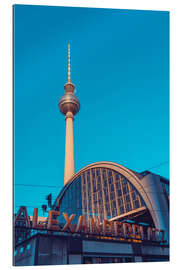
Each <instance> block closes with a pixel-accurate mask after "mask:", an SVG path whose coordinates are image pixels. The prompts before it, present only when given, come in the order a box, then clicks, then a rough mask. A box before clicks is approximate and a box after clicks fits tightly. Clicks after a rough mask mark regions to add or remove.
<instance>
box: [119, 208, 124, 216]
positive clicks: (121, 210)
mask: <svg viewBox="0 0 180 270" xmlns="http://www.w3.org/2000/svg"><path fill="white" fill-rule="evenodd" d="M119 210H120V214H124V206H121V207H120V208H119Z"/></svg>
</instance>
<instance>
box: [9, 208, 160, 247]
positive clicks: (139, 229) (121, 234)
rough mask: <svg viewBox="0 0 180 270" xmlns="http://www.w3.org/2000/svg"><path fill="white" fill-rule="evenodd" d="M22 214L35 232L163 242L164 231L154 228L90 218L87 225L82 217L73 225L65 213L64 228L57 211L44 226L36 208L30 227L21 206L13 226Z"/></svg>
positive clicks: (50, 214)
mask: <svg viewBox="0 0 180 270" xmlns="http://www.w3.org/2000/svg"><path fill="white" fill-rule="evenodd" d="M22 212H24V220H25V221H26V227H27V228H29V229H36V230H47V231H56V232H67V233H71V234H86V235H94V236H96V237H97V238H98V236H99V237H112V238H113V239H118V240H128V239H131V240H134V241H137V242H138V241H140V242H141V241H143V240H146V241H147V240H148V241H156V242H165V232H164V230H158V229H156V228H152V227H147V226H142V225H136V224H130V223H127V222H123V221H109V220H107V219H104V220H103V222H100V220H99V218H98V217H96V218H94V217H90V218H89V224H87V223H86V220H85V217H84V216H83V215H81V216H79V218H78V223H77V224H73V223H72V222H73V219H74V217H75V214H71V215H70V216H68V214H67V213H64V212H63V213H62V215H63V217H64V221H65V224H64V227H63V228H62V227H61V226H60V224H59V221H58V219H57V217H58V216H59V215H60V212H59V211H55V210H50V211H49V215H48V218H47V222H46V223H45V224H42V223H39V222H38V208H34V213H33V219H32V225H31V224H30V221H29V218H28V215H27V210H26V207H24V206H22V207H21V208H20V210H19V212H18V214H17V216H16V218H15V221H14V225H15V226H17V221H18V220H22V216H21V213H22Z"/></svg>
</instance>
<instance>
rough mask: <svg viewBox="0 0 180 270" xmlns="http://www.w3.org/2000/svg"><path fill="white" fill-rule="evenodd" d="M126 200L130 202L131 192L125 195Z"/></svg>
mask: <svg viewBox="0 0 180 270" xmlns="http://www.w3.org/2000/svg"><path fill="white" fill-rule="evenodd" d="M125 200H126V202H130V196H129V194H128V195H126V196H125Z"/></svg>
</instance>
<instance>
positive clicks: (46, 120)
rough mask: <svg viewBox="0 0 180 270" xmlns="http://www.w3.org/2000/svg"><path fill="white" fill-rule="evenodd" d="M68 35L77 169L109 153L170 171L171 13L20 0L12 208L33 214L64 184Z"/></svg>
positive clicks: (138, 166) (134, 165)
mask: <svg viewBox="0 0 180 270" xmlns="http://www.w3.org/2000/svg"><path fill="white" fill-rule="evenodd" d="M68 42H70V44H71V78H72V82H73V83H74V84H75V85H76V95H77V96H78V98H79V100H80V103H81V109H80V111H79V113H78V114H77V115H76V116H75V120H74V145H75V168H76V172H77V171H78V170H79V169H81V168H83V167H84V166H86V165H88V164H90V163H93V162H96V161H104V160H105V161H113V162H116V163H119V164H122V165H123V166H125V167H127V168H129V169H132V170H135V171H137V172H142V171H144V170H147V169H150V168H152V167H155V168H152V169H151V171H152V172H154V173H157V174H161V175H162V176H164V177H166V178H169V163H168V161H169V13H168V12H165V11H159V12H158V11H138V10H115V9H92V8H69V7H50V6H28V5H27V6H26V5H15V6H14V176H15V177H14V179H15V211H17V210H18V207H19V206H20V205H26V206H28V208H27V209H28V214H29V215H32V211H33V207H39V214H40V215H42V211H41V210H40V207H41V205H42V204H45V203H46V200H45V196H46V195H48V194H49V193H52V194H53V200H54V199H55V198H56V196H57V195H58V193H59V191H60V190H61V188H62V187H63V182H64V150H65V120H64V116H63V115H62V114H61V113H60V111H59V108H58V102H59V99H60V97H61V96H62V95H63V94H64V84H65V83H66V82H67V59H68V58H67V52H68ZM161 163H163V164H161ZM159 164H161V165H160V166H157V165H159ZM19 184H24V185H47V186H56V187H37V186H36V187H35V186H32V187H30V186H21V185H20V186H19Z"/></svg>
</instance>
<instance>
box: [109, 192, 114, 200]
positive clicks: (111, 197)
mask: <svg viewBox="0 0 180 270" xmlns="http://www.w3.org/2000/svg"><path fill="white" fill-rule="evenodd" d="M110 199H111V200H114V199H115V193H114V192H111V193H110Z"/></svg>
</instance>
